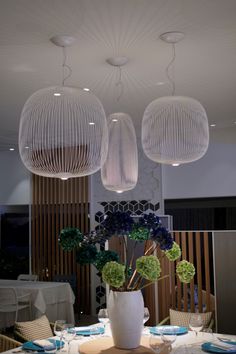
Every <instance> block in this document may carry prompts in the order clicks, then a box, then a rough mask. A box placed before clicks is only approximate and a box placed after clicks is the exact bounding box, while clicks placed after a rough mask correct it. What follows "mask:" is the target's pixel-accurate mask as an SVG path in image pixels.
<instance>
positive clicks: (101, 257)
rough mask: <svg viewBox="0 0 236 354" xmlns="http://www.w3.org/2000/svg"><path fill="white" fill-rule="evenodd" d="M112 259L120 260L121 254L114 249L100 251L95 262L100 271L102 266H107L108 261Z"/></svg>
mask: <svg viewBox="0 0 236 354" xmlns="http://www.w3.org/2000/svg"><path fill="white" fill-rule="evenodd" d="M111 261H116V262H118V261H119V256H118V254H117V253H116V252H114V251H109V250H108V251H100V252H98V254H97V257H96V261H95V262H94V265H95V267H96V268H97V270H98V271H99V272H101V271H102V268H103V267H104V266H105V264H106V263H107V262H111Z"/></svg>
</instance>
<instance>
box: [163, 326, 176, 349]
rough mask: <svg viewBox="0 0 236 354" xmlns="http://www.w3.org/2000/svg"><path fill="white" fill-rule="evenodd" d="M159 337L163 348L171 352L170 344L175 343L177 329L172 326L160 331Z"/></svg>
mask: <svg viewBox="0 0 236 354" xmlns="http://www.w3.org/2000/svg"><path fill="white" fill-rule="evenodd" d="M160 335H161V339H162V341H163V342H164V344H165V346H166V347H168V349H169V351H171V348H172V344H173V343H174V342H175V341H176V338H177V328H176V327H174V326H173V327H168V328H163V329H160Z"/></svg>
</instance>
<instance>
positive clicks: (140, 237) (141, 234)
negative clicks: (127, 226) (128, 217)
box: [129, 226, 150, 242]
mask: <svg viewBox="0 0 236 354" xmlns="http://www.w3.org/2000/svg"><path fill="white" fill-rule="evenodd" d="M149 233H150V232H149V230H148V229H147V228H145V227H142V226H140V227H137V226H134V228H133V230H132V231H131V233H130V234H129V237H130V238H131V239H132V240H135V241H139V242H143V241H146V240H148V239H149Z"/></svg>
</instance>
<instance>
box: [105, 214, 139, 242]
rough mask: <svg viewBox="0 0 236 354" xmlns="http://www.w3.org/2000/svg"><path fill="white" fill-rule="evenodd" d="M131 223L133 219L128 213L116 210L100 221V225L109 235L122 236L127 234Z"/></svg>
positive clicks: (130, 228) (131, 225)
mask: <svg viewBox="0 0 236 354" xmlns="http://www.w3.org/2000/svg"><path fill="white" fill-rule="evenodd" d="M133 223H134V220H133V219H132V217H131V216H130V214H129V213H124V212H121V211H116V212H114V213H112V214H109V215H108V216H107V218H106V219H105V220H104V221H103V222H102V227H103V229H104V231H105V232H106V233H107V235H109V236H113V235H118V236H119V235H122V236H124V235H129V233H130V231H131V230H132V227H133Z"/></svg>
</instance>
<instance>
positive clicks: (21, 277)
mask: <svg viewBox="0 0 236 354" xmlns="http://www.w3.org/2000/svg"><path fill="white" fill-rule="evenodd" d="M17 280H24V281H37V280H38V276H37V274H20V275H18V277H17Z"/></svg>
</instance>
